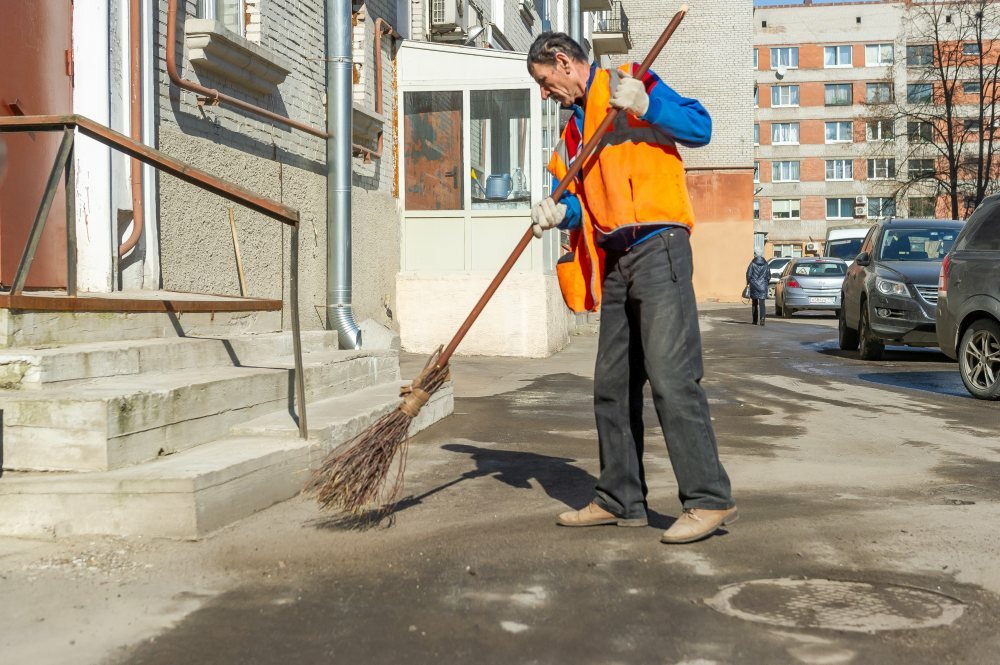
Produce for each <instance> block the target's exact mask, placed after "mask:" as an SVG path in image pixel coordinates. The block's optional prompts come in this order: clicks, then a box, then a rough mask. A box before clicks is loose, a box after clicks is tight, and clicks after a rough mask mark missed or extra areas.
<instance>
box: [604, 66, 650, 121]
mask: <svg viewBox="0 0 1000 665" xmlns="http://www.w3.org/2000/svg"><path fill="white" fill-rule="evenodd" d="M614 73H615V74H617V75H618V89H617V90H615V94H614V95H613V96H612V97H611V105H612V106H614V107H615V108H616V109H623V110H626V111H629V112H631V113H633V114H635V115H636V116H638V117H642V116H644V115H646V111H648V110H649V95H648V94H646V86H645V85H643V83H642V81H640V80H638V79H634V78H632V77H631V76H629V75H628V74H626V73H625V72H623V71H622V70H620V69H616V70H615V71H614Z"/></svg>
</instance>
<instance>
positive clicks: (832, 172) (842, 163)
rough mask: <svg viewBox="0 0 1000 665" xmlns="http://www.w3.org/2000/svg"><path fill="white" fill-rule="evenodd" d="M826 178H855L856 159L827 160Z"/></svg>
mask: <svg viewBox="0 0 1000 665" xmlns="http://www.w3.org/2000/svg"><path fill="white" fill-rule="evenodd" d="M826 179H827V180H854V160H852V159H828V160H826Z"/></svg>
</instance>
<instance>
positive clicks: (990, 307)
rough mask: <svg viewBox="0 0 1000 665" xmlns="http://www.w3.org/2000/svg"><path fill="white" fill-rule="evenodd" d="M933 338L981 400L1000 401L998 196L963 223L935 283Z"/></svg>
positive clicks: (999, 195)
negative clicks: (936, 296) (936, 286)
mask: <svg viewBox="0 0 1000 665" xmlns="http://www.w3.org/2000/svg"><path fill="white" fill-rule="evenodd" d="M937 338H938V341H939V342H940V346H941V350H942V351H943V352H944V354H945V355H946V356H948V357H949V358H956V359H958V367H959V371H960V372H961V375H962V382H963V383H964V384H965V387H966V388H967V389H968V390H969V392H970V393H972V394H973V396H975V397H978V398H979V399H1000V194H995V195H993V196H991V197H989V198H987V199H985V200H984V201H983V202H982V203H981V204H980V205H979V207H978V208H976V211H975V212H974V213H972V216H971V217H969V221H968V222H966V223H965V228H964V229H962V232H961V233H960V234H959V236H958V239H957V240H956V241H955V246H954V247H953V248H952V250H951V252H950V253H949V254H948V255H947V256H945V257H944V261H943V262H942V263H941V274H940V277H939V279H938V302H937Z"/></svg>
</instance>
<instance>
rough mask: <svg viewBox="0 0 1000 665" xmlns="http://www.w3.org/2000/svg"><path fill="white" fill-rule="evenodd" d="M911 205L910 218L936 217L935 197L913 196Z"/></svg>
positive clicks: (910, 201) (910, 200)
mask: <svg viewBox="0 0 1000 665" xmlns="http://www.w3.org/2000/svg"><path fill="white" fill-rule="evenodd" d="M909 204H910V217H930V218H932V217H934V197H932V196H911V197H910V199H909Z"/></svg>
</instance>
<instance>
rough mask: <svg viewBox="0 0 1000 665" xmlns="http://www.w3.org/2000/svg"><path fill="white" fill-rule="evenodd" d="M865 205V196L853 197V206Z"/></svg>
mask: <svg viewBox="0 0 1000 665" xmlns="http://www.w3.org/2000/svg"><path fill="white" fill-rule="evenodd" d="M866 203H868V197H867V196H855V197H854V205H862V204H866Z"/></svg>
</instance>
